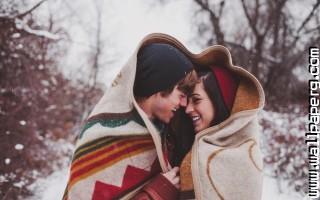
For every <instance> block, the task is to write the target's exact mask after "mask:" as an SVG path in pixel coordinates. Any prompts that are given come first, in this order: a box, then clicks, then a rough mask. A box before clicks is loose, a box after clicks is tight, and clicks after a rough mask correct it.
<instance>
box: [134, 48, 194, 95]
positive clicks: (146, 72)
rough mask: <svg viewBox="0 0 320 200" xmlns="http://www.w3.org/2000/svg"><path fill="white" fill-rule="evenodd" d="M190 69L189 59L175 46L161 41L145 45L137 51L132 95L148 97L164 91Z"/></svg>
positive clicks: (191, 67)
mask: <svg viewBox="0 0 320 200" xmlns="http://www.w3.org/2000/svg"><path fill="white" fill-rule="evenodd" d="M192 69H193V65H192V63H191V61H190V60H189V59H188V58H187V57H186V56H185V55H184V54H183V53H182V52H180V51H179V50H178V49H177V48H175V47H173V46H171V45H169V44H162V43H161V44H160V43H154V44H150V45H147V46H145V47H143V48H142V49H140V51H139V52H138V57H137V70H136V77H135V83H134V89H133V92H134V95H135V96H138V97H149V96H151V95H153V94H155V93H157V92H160V91H165V90H167V89H169V88H171V87H173V86H174V85H176V84H177V83H178V82H179V81H180V80H182V79H183V78H184V77H185V76H186V75H187V74H188V73H189V72H190V71H191V70H192Z"/></svg>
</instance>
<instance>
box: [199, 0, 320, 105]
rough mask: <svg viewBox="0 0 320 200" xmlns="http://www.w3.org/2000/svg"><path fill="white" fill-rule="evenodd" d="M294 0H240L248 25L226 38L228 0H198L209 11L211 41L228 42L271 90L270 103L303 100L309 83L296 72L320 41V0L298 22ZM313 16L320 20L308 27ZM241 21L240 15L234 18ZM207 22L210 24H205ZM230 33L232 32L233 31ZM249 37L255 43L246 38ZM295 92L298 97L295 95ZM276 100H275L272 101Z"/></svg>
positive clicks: (238, 59) (242, 62)
mask: <svg viewBox="0 0 320 200" xmlns="http://www.w3.org/2000/svg"><path fill="white" fill-rule="evenodd" d="M293 1H294V0H279V1H265V0H255V1H247V0H240V5H241V8H242V10H243V15H244V18H245V19H246V21H247V26H246V25H243V26H242V27H241V29H239V30H238V32H235V33H234V38H233V39H230V38H229V40H226V39H225V37H224V34H226V32H223V31H222V28H223V27H224V26H223V24H221V23H222V22H221V21H222V18H223V17H224V15H223V13H224V12H223V9H225V4H226V3H225V1H224V0H222V1H220V3H219V4H213V3H211V4H210V1H207V0H194V2H195V3H196V4H197V5H199V8H200V12H198V13H205V14H208V15H209V17H208V23H206V24H204V23H203V22H201V27H202V29H201V30H205V31H207V30H212V37H211V38H209V39H208V43H209V44H223V45H226V46H228V47H229V48H230V49H231V51H232V54H233V56H234V60H235V62H236V63H237V64H239V65H242V66H245V67H247V68H248V70H250V71H251V72H252V73H253V74H255V75H256V76H257V77H258V78H259V79H260V81H261V82H262V84H263V86H264V87H265V91H266V93H267V100H268V102H270V104H269V105H275V106H276V107H277V105H279V104H280V103H281V102H286V101H287V100H288V99H290V100H291V101H297V100H298V101H301V100H302V98H303V95H305V92H304V91H307V90H303V89H306V85H305V83H303V82H300V81H298V79H297V77H296V76H295V75H294V74H293V73H292V72H293V70H294V69H296V68H298V67H300V66H301V65H303V62H304V61H305V60H303V59H302V58H303V56H304V55H305V54H306V53H307V49H308V47H309V46H310V45H312V44H318V43H319V37H320V33H319V25H320V24H319V20H318V21H317V19H318V18H319V12H317V10H319V4H320V3H319V0H317V1H316V2H315V3H314V5H313V6H312V8H311V9H310V12H309V14H308V15H307V16H306V17H305V19H304V20H302V23H301V24H300V25H297V24H296V23H294V22H295V19H294V16H292V15H291V13H290V10H289V8H288V4H290V3H293ZM312 20H313V22H312V23H313V24H316V25H315V26H314V27H313V28H311V29H310V28H309V29H308V30H307V25H308V24H309V23H310V21H312ZM234 21H235V22H237V21H238V20H237V19H234ZM203 26H206V27H207V28H203ZM229 35H230V33H229ZM245 40H249V41H250V43H251V44H252V45H249V46H248V45H245V44H244V43H243V42H244V41H245ZM292 95H295V96H294V98H292V97H291V96H292ZM271 102H273V103H271Z"/></svg>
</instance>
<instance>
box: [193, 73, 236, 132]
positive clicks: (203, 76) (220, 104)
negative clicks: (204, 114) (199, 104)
mask: <svg viewBox="0 0 320 200" xmlns="http://www.w3.org/2000/svg"><path fill="white" fill-rule="evenodd" d="M198 76H199V79H200V80H201V81H202V83H203V86H204V90H205V91H206V92H207V94H208V96H209V98H210V100H211V102H212V104H213V106H214V109H215V115H214V116H215V117H214V119H213V121H212V122H211V126H213V125H216V124H219V123H221V122H222V121H224V120H225V119H227V118H228V117H229V116H230V111H229V110H228V108H227V106H226V105H225V103H224V100H223V97H222V94H221V91H220V88H219V85H218V82H217V79H216V77H215V76H214V74H213V73H212V72H200V73H199V74H198Z"/></svg>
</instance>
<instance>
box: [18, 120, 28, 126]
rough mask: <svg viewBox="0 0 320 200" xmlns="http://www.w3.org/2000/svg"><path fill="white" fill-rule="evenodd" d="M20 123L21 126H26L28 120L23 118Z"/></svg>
mask: <svg viewBox="0 0 320 200" xmlns="http://www.w3.org/2000/svg"><path fill="white" fill-rule="evenodd" d="M19 123H20V125H21V126H24V125H26V124H27V122H26V121H24V120H21V121H20V122H19Z"/></svg>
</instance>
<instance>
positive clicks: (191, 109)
mask: <svg viewBox="0 0 320 200" xmlns="http://www.w3.org/2000/svg"><path fill="white" fill-rule="evenodd" d="M192 111H193V106H192V104H191V103H188V105H187V107H186V111H185V112H186V113H187V114H189V113H191V112H192Z"/></svg>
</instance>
